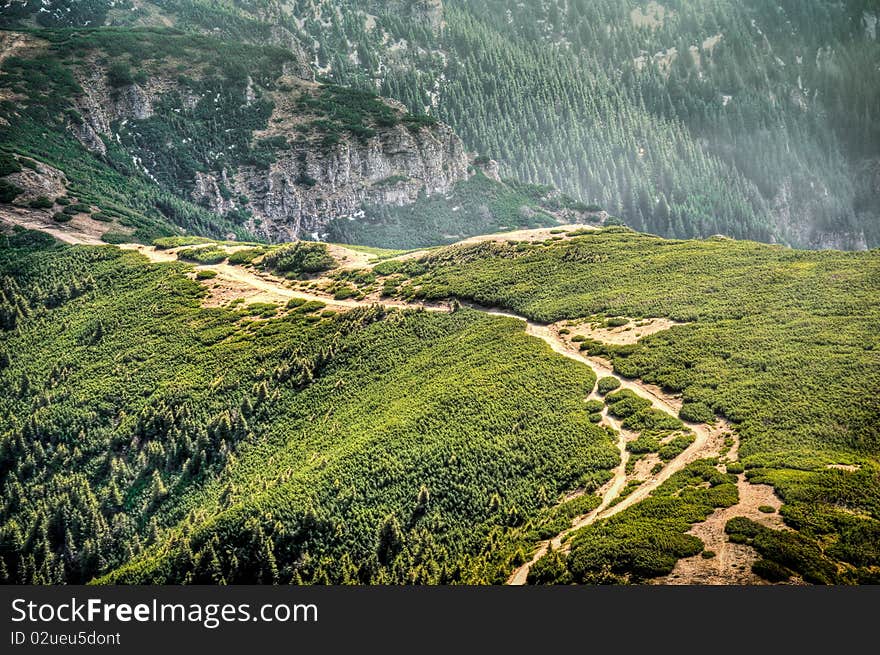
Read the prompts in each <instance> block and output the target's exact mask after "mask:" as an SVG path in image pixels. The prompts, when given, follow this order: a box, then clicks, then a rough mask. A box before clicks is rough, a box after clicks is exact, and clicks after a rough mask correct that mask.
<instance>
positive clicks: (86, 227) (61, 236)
mask: <svg viewBox="0 0 880 655" xmlns="http://www.w3.org/2000/svg"><path fill="white" fill-rule="evenodd" d="M0 220H2V221H3V222H5V223H9V224H11V225H18V226H19V227H23V228H25V229H28V230H39V231H41V232H46V233H47V234H51V235H52V236H53V237H55V238H56V239H58V240H59V241H63V242H64V243H70V244H86V245H94V246H99V245H104V242H103V241H101V236H102V235H103V234H104V233H105V232H108V231H109V230H110V229H113V230H114V231H120V232H122V231H129V232H130V231H131V230H130V228H123V227H122V226H117V225H114V224H113V223H103V222H101V221H96V220H93V219H91V218H89V217H88V216H87V215H86V214H77V215H76V216H74V217H73V218H72V219H71V220H70V221H68V222H67V223H57V222H55V221H53V220H52V217H51V216H50V215H49V213H48V212H45V211H41V210H37V209H26V208H24V207H9V206H2V207H0Z"/></svg>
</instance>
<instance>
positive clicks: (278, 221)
mask: <svg viewBox="0 0 880 655" xmlns="http://www.w3.org/2000/svg"><path fill="white" fill-rule="evenodd" d="M468 166H469V159H468V156H467V153H466V152H465V149H464V146H463V145H462V142H461V140H460V139H459V138H458V136H456V135H455V133H454V132H453V131H452V129H451V128H449V127H448V126H446V125H443V124H438V125H435V126H432V127H422V128H420V129H418V130H416V131H412V130H410V129H408V128H407V127H405V126H403V125H397V126H395V127H390V128H387V129H384V130H382V131H380V132H378V133H377V134H376V135H375V136H373V137H371V138H369V139H358V138H356V137H349V138H346V139H344V140H343V141H342V142H340V143H339V144H337V145H336V146H334V147H332V148H329V149H328V148H322V147H321V145H320V144H319V143H316V142H312V143H308V144H306V145H304V146H299V147H294V148H291V149H289V150H285V151H283V152H281V153H279V154H278V158H277V160H276V161H275V162H274V163H273V164H272V165H271V167H270V169H269V171H268V172H267V171H260V170H256V169H253V168H246V169H241V170H239V171H238V173H237V174H236V175H235V176H234V177H233V176H229V175H228V174H227V172H226V171H222V172H220V173H219V174H210V175H200V176H199V179H198V182H197V184H196V188H195V190H194V192H193V199H194V200H195V201H197V202H201V203H202V204H207V205H208V206H210V207H211V208H212V209H214V210H215V211H221V212H223V211H228V210H229V209H231V208H232V207H231V202H232V204H234V200H233V201H230V200H226V199H224V198H223V196H222V195H221V193H220V185H219V183H218V182H219V181H221V180H225V182H224V184H225V185H226V187H227V188H230V189H233V190H234V191H235V194H234V195H235V196H241V195H244V196H247V198H248V199H249V201H250V202H249V204H248V205H247V208H248V209H250V210H251V212H252V213H253V216H252V218H251V219H250V220H249V222H248V227H249V229H250V230H251V231H253V232H255V233H257V234H260V235H261V236H264V237H266V238H268V239H270V240H272V241H289V240H292V239H297V238H301V237H303V236H309V237H311V238H321V237H322V235H323V234H324V229H325V227H326V226H327V224H328V223H329V222H330V221H332V220H333V219H337V218H348V219H349V220H357V219H358V218H359V217H360V216H361V215H362V208H363V207H364V206H366V205H396V206H400V205H406V204H411V203H413V202H415V201H416V200H417V199H418V197H419V196H420V195H421V194H424V195H426V196H431V195H433V194H436V193H446V192H448V191H450V190H451V189H452V187H453V185H454V184H455V183H456V182H458V181H460V180H464V179H466V178H467V176H468Z"/></svg>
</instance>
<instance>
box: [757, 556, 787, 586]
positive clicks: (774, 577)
mask: <svg viewBox="0 0 880 655" xmlns="http://www.w3.org/2000/svg"><path fill="white" fill-rule="evenodd" d="M752 573H754V574H755V575H757V576H758V577H761V578H764V579H765V580H767V582H785V581H786V580H788V579H789V578H790V577H791V571H789V570H788V569H787V568H785V567H784V566H782V565H780V564H777V563H776V562H774V561H772V560H768V559H759V560H757V561H756V562H755V563H753V564H752Z"/></svg>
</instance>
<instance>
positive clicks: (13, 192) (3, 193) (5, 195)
mask: <svg viewBox="0 0 880 655" xmlns="http://www.w3.org/2000/svg"><path fill="white" fill-rule="evenodd" d="M23 192H24V190H23V189H21V188H20V187H17V186H16V185H14V184H13V183H12V182H9V181H8V180H0V202H12V201H13V200H15V199H16V198H17V197H18V196H19V195H20V194H21V193H23Z"/></svg>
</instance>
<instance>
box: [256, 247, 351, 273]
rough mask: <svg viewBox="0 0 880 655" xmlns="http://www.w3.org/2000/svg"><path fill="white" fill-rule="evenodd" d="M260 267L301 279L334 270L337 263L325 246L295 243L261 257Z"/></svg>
mask: <svg viewBox="0 0 880 655" xmlns="http://www.w3.org/2000/svg"><path fill="white" fill-rule="evenodd" d="M261 266H262V267H263V268H264V269H266V270H268V271H275V272H277V273H281V274H284V275H286V276H288V277H293V278H302V277H306V276H309V275H314V274H315V273H322V272H324V271H328V270H330V269H332V268H335V267H336V266H337V262H336V260H335V259H333V257H332V256H331V255H330V251H329V250H328V249H327V245H326V244H324V243H313V242H311V241H297V242H296V243H290V244H286V245H283V246H280V247H278V248H275V249H274V250H270V251H269V252H268V253H266V255H265V256H264V257H263V259H262V262H261Z"/></svg>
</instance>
